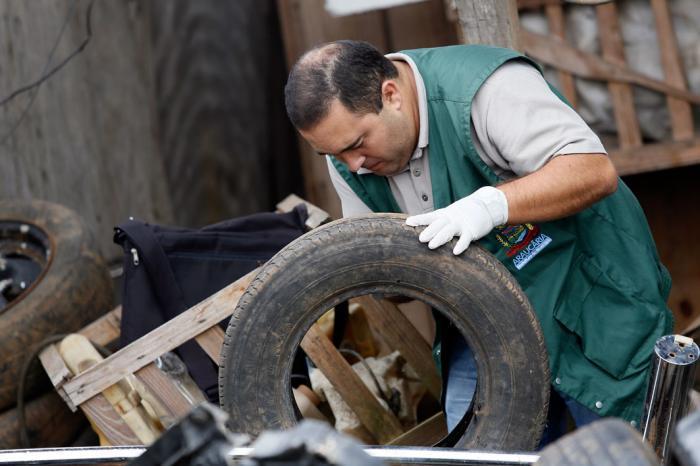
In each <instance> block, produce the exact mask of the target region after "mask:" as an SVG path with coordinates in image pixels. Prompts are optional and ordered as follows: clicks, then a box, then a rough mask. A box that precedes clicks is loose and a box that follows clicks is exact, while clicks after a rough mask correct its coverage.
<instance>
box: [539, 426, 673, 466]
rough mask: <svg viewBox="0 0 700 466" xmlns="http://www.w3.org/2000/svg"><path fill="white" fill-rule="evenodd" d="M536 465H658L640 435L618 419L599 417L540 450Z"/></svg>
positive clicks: (654, 456) (656, 458)
mask: <svg viewBox="0 0 700 466" xmlns="http://www.w3.org/2000/svg"><path fill="white" fill-rule="evenodd" d="M535 464H536V465H537V466H621V465H624V466H658V465H659V464H660V462H659V458H658V457H657V456H656V455H655V454H654V452H653V451H652V449H651V448H650V447H649V445H647V444H646V443H644V442H643V441H642V437H641V435H639V432H637V431H636V430H635V429H633V428H632V427H631V426H630V425H629V424H628V423H626V422H625V421H622V420H620V419H613V418H609V419H601V420H600V421H596V422H594V423H592V424H589V425H587V426H585V427H582V428H581V429H578V430H576V431H574V432H573V433H571V434H569V435H566V436H565V437H563V438H561V439H560V440H557V441H556V442H554V443H553V444H551V445H549V446H548V447H547V448H545V449H544V450H542V453H541V455H540V459H539V460H538V461H537V462H536V463H535Z"/></svg>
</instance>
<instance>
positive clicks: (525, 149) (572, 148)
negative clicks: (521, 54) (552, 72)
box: [471, 61, 606, 178]
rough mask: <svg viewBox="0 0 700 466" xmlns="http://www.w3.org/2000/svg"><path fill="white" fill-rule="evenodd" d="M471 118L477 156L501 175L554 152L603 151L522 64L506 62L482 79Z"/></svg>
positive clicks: (529, 167)
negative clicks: (482, 82)
mask: <svg viewBox="0 0 700 466" xmlns="http://www.w3.org/2000/svg"><path fill="white" fill-rule="evenodd" d="M471 118H472V123H473V132H474V135H476V139H477V141H476V146H477V150H478V152H479V155H481V156H482V158H483V159H484V161H485V162H486V164H487V165H489V166H490V167H491V168H493V169H494V170H495V171H496V173H497V174H499V175H504V174H505V176H504V177H505V178H508V177H509V176H508V175H510V176H513V175H515V176H521V175H526V174H528V173H532V172H533V171H535V170H537V169H539V168H541V167H542V166H543V165H544V164H545V163H547V162H548V161H549V160H550V159H551V158H552V157H554V156H556V155H564V154H584V153H603V154H605V153H606V151H605V148H604V147H603V145H602V143H601V142H600V139H599V138H598V136H596V135H595V133H594V132H593V131H592V130H591V129H590V128H589V127H588V125H587V124H586V123H585V122H584V121H583V119H582V118H581V117H580V116H579V115H578V114H577V113H576V112H575V111H574V110H573V109H572V108H571V107H569V106H568V105H566V104H565V103H564V102H562V101H561V100H560V99H559V98H558V97H557V96H556V95H555V94H554V92H552V90H551V89H550V88H549V86H548V85H547V83H546V81H545V80H544V78H543V77H542V75H541V74H540V73H539V71H537V70H536V69H535V68H534V67H532V66H531V65H529V64H526V63H524V62H520V61H511V62H508V63H506V64H505V65H503V66H501V67H500V68H498V69H497V70H496V71H495V72H494V73H493V74H492V75H491V76H490V77H489V78H488V79H487V80H486V81H485V82H484V84H483V85H482V86H481V88H480V89H479V91H478V92H477V94H476V96H475V97H474V101H473V103H472V114H471ZM479 149H481V150H479Z"/></svg>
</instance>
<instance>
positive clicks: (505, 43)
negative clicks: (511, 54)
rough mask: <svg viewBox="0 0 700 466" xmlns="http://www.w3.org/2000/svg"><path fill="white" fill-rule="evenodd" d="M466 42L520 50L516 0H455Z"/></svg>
mask: <svg viewBox="0 0 700 466" xmlns="http://www.w3.org/2000/svg"><path fill="white" fill-rule="evenodd" d="M455 4H456V5H457V11H458V13H459V23H460V26H461V28H462V38H463V40H464V42H465V43H466V44H487V45H496V46H498V47H508V48H511V49H515V50H522V44H521V42H520V34H519V24H520V22H519V20H518V7H517V3H516V1H515V0H480V1H478V2H475V1H473V0H455Z"/></svg>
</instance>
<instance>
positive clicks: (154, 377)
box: [134, 363, 194, 427]
mask: <svg viewBox="0 0 700 466" xmlns="http://www.w3.org/2000/svg"><path fill="white" fill-rule="evenodd" d="M134 375H135V376H136V377H137V378H138V379H139V380H140V381H141V383H143V384H144V385H145V386H146V388H147V389H148V391H149V392H150V394H151V395H152V396H154V397H155V398H156V400H157V401H158V402H159V403H160V404H161V406H162V407H163V408H165V410H167V411H168V414H169V415H170V416H171V417H172V421H173V422H174V421H177V420H179V419H180V418H182V417H183V416H185V415H186V414H187V413H189V412H190V410H191V409H192V408H193V406H194V403H193V402H191V401H190V400H188V399H187V398H186V397H185V396H184V395H183V394H182V392H181V391H180V390H178V388H177V386H176V385H175V382H173V380H172V379H171V378H170V377H168V376H167V375H166V374H165V373H163V371H161V370H160V369H158V367H156V365H155V364H153V363H151V364H148V365H147V366H145V367H142V368H141V369H139V370H138V371H136V373H135V374H134ZM165 427H169V426H165Z"/></svg>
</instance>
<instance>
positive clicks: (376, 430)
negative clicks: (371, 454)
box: [301, 324, 403, 443]
mask: <svg viewBox="0 0 700 466" xmlns="http://www.w3.org/2000/svg"><path fill="white" fill-rule="evenodd" d="M301 347H302V348H303V349H304V351H305V352H306V354H307V355H308V356H309V358H311V360H312V361H313V362H314V364H316V366H317V367H318V368H319V369H320V370H321V372H323V375H325V376H326V378H327V379H328V380H329V381H330V383H331V384H332V385H333V387H335V389H336V390H337V391H338V393H339V394H340V396H341V397H342V398H343V400H345V402H346V403H347V404H348V406H350V408H351V409H352V410H353V411H354V412H355V414H356V415H357V417H358V418H359V420H360V422H361V423H362V425H364V426H365V427H366V428H367V430H368V431H370V432H371V433H372V435H374V436H375V437H376V438H377V440H379V441H380V442H381V443H387V442H389V441H391V440H392V439H394V438H396V437H398V436H399V435H401V434H402V433H403V429H402V427H401V424H400V423H399V421H398V419H396V416H394V414H393V413H391V412H389V411H388V410H387V409H385V408H384V407H383V406H382V405H381V404H379V401H378V400H377V399H376V398H375V397H374V395H372V392H370V391H369V389H368V388H367V386H366V385H365V384H364V383H363V382H362V379H360V377H359V376H358V375H357V373H355V371H354V370H353V369H352V367H351V366H350V364H349V363H348V362H347V361H346V360H345V358H343V357H342V356H341V355H340V353H339V352H338V350H337V349H336V348H335V346H333V343H331V341H330V340H329V339H328V337H327V336H326V335H325V334H324V333H323V331H322V330H321V329H320V328H319V327H318V325H316V324H314V325H312V326H311V328H310V329H309V331H308V332H307V334H306V336H305V337H304V339H303V340H302V342H301Z"/></svg>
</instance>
